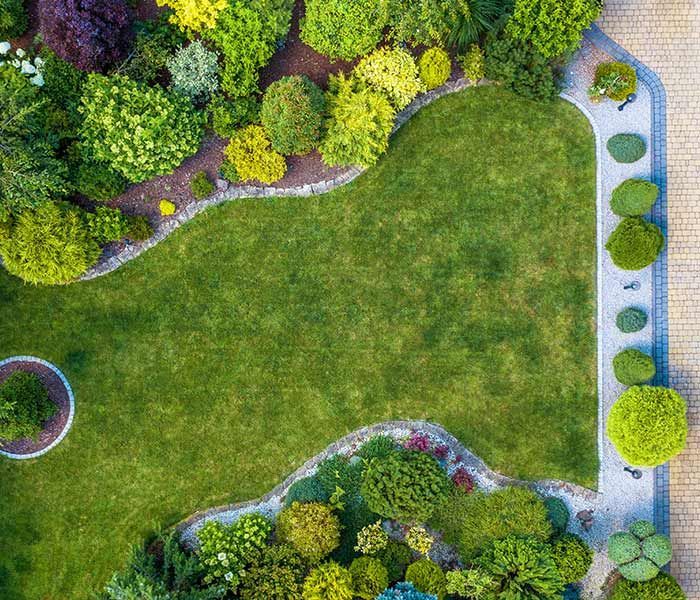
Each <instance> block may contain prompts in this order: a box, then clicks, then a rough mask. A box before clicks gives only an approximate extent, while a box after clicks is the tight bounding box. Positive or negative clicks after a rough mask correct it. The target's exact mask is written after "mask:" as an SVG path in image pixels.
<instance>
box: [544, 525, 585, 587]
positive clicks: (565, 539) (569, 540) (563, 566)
mask: <svg viewBox="0 0 700 600" xmlns="http://www.w3.org/2000/svg"><path fill="white" fill-rule="evenodd" d="M551 554H552V559H553V560H554V564H555V565H557V569H558V570H559V574H560V575H561V578H562V580H563V581H564V583H565V584H568V583H574V582H576V581H580V580H581V579H583V578H584V577H585V576H586V573H588V570H589V569H590V568H591V565H592V564H593V551H592V550H591V549H590V548H589V547H588V544H586V542H584V541H583V540H582V539H581V538H580V537H579V536H577V535H573V534H570V533H569V534H566V535H563V536H562V537H560V538H559V539H558V540H557V541H556V542H554V544H553V546H552V551H551Z"/></svg>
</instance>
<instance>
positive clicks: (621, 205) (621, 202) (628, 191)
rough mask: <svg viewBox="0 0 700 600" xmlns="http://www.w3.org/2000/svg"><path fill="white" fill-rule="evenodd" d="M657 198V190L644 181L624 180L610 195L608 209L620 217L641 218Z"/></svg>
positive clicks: (653, 185)
mask: <svg viewBox="0 0 700 600" xmlns="http://www.w3.org/2000/svg"><path fill="white" fill-rule="evenodd" d="M658 197H659V188H658V186H657V185H656V184H654V183H652V182H651V181H647V180H646V179H626V180H625V181H623V182H622V183H621V184H620V185H618V186H617V187H616V188H615V189H614V190H613V193H612V199H611V200H610V208H612V211H613V212H614V213H615V214H616V215H620V216H621V217H641V216H642V215H644V214H646V213H648V212H649V211H650V210H651V207H652V206H654V203H655V202H656V199H657V198H658Z"/></svg>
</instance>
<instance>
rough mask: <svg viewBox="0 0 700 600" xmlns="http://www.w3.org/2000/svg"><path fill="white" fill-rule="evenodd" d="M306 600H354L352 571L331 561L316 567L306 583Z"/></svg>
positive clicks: (304, 593)
mask: <svg viewBox="0 0 700 600" xmlns="http://www.w3.org/2000/svg"><path fill="white" fill-rule="evenodd" d="M303 597H304V600H330V599H332V600H352V598H353V590H352V576H351V575H350V571H348V570H347V569H346V568H344V567H341V566H340V565H339V564H338V563H336V562H333V561H330V562H327V563H323V564H322V565H320V566H318V567H316V568H315V569H314V570H313V571H311V573H309V576H308V577H307V578H306V581H305V582H304V592H303Z"/></svg>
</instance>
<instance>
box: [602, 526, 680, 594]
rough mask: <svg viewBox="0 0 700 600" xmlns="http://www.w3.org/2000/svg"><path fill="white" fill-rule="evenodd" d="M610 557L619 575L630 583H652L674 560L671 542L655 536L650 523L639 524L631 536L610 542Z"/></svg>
mask: <svg viewBox="0 0 700 600" xmlns="http://www.w3.org/2000/svg"><path fill="white" fill-rule="evenodd" d="M608 557H609V558H610V559H611V560H612V561H613V562H615V563H616V564H617V565H618V569H619V571H620V574H621V575H622V576H623V577H625V578H626V579H629V580H631V581H647V580H649V579H653V578H654V577H655V576H656V575H657V573H658V572H659V569H660V568H661V567H663V566H664V565H666V564H668V563H669V562H670V561H671V558H672V550H671V540H669V539H668V537H666V536H665V535H659V534H657V533H656V528H655V527H654V524H653V523H651V522H649V521H636V522H634V523H632V525H630V527H629V533H627V532H618V533H615V534H613V535H612V536H610V539H609V540H608Z"/></svg>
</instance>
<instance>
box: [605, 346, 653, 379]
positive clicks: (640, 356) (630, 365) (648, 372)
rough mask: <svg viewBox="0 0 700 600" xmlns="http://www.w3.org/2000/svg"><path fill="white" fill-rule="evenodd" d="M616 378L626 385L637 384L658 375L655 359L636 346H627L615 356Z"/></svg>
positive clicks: (614, 368)
mask: <svg viewBox="0 0 700 600" xmlns="http://www.w3.org/2000/svg"><path fill="white" fill-rule="evenodd" d="M613 370H614V371H615V377H616V379H617V380H618V381H619V382H620V383H622V384H624V385H637V384H640V383H644V382H645V381H649V380H650V379H651V378H652V377H654V375H656V365H655V364H654V359H653V358H652V357H651V356H649V355H648V354H646V353H644V352H642V351H641V350H637V349H636V348H627V349H626V350H622V351H621V352H618V353H617V354H616V355H615V358H613Z"/></svg>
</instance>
